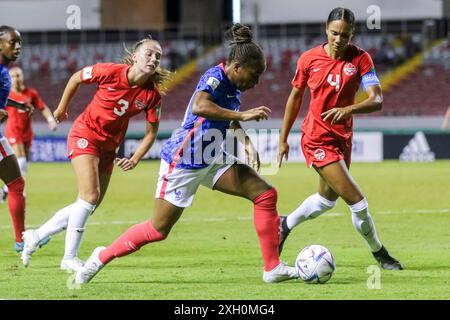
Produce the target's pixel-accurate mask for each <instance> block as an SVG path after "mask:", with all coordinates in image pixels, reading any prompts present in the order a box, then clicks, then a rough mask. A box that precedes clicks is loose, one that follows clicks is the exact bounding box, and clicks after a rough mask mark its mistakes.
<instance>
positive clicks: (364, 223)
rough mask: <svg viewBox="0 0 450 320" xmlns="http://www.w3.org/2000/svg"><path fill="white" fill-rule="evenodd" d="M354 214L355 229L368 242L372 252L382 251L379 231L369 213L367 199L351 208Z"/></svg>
mask: <svg viewBox="0 0 450 320" xmlns="http://www.w3.org/2000/svg"><path fill="white" fill-rule="evenodd" d="M349 208H350V211H351V212H352V222H353V226H354V227H355V229H356V230H357V231H358V232H359V233H360V234H361V235H362V236H363V238H364V239H365V240H366V242H367V245H368V246H369V248H370V250H371V251H372V252H376V251H378V250H380V249H381V247H382V244H381V242H380V240H379V239H378V235H377V231H376V229H375V225H374V223H373V220H372V216H371V215H370V213H369V204H368V203H367V200H366V198H363V199H362V200H361V201H360V202H358V203H355V204H353V205H350V206H349Z"/></svg>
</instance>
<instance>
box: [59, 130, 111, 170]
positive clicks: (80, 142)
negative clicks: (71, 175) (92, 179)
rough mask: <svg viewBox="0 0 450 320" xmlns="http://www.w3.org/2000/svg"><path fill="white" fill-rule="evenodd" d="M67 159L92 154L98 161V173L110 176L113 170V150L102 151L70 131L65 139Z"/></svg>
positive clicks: (89, 141)
mask: <svg viewBox="0 0 450 320" xmlns="http://www.w3.org/2000/svg"><path fill="white" fill-rule="evenodd" d="M67 152H68V155H67V156H68V157H69V158H70V159H73V158H75V157H78V156H79V155H82V154H92V155H94V156H97V157H98V158H99V159H100V162H99V164H98V171H99V172H100V173H104V174H109V175H110V174H112V171H113V168H114V159H115V158H116V151H115V150H104V149H102V148H100V147H98V146H97V145H96V144H95V142H93V141H92V140H90V139H87V138H84V137H83V136H82V135H80V134H78V133H76V132H74V131H72V130H70V132H69V136H68V137H67Z"/></svg>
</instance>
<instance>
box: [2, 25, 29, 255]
mask: <svg viewBox="0 0 450 320" xmlns="http://www.w3.org/2000/svg"><path fill="white" fill-rule="evenodd" d="M21 49H22V37H21V35H20V33H19V31H17V30H16V29H15V28H13V27H10V26H1V27H0V122H4V121H6V119H7V118H8V112H7V111H6V110H5V105H6V103H7V102H9V101H8V95H9V93H10V91H11V78H10V76H9V70H8V65H9V63H10V62H12V61H16V59H17V58H18V57H19V55H20V51H21ZM9 104H10V103H8V105H9ZM12 105H14V106H15V107H24V106H23V105H20V104H17V103H16V104H12ZM0 179H1V180H2V181H3V182H4V183H5V184H6V186H7V187H8V188H9V193H8V208H9V212H10V214H11V218H12V221H13V226H14V233H15V238H16V244H15V250H16V251H17V252H20V251H22V249H23V242H22V232H23V231H25V197H24V195H23V190H24V187H25V181H24V180H23V177H22V175H21V173H20V169H19V163H18V162H17V158H16V156H15V155H14V151H13V150H12V148H11V146H10V145H9V143H8V140H7V139H6V138H5V137H4V136H3V135H2V134H1V133H0Z"/></svg>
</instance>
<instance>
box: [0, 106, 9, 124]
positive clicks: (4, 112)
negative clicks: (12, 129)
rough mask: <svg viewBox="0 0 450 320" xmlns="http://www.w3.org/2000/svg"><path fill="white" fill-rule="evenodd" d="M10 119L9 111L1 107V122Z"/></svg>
mask: <svg viewBox="0 0 450 320" xmlns="http://www.w3.org/2000/svg"><path fill="white" fill-rule="evenodd" d="M7 119H8V111H6V110H5V109H0V123H3V122H5V121H6V120H7Z"/></svg>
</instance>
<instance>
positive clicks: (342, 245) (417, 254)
mask: <svg viewBox="0 0 450 320" xmlns="http://www.w3.org/2000/svg"><path fill="white" fill-rule="evenodd" d="M158 167H159V162H145V163H142V164H140V165H139V166H138V167H137V168H136V169H135V170H134V171H132V172H128V173H123V172H120V171H119V170H115V173H114V174H113V178H112V180H111V184H110V189H109V191H108V194H107V196H106V198H105V200H104V202H103V204H102V205H101V207H100V208H99V209H98V210H97V211H96V212H95V214H94V215H93V216H92V217H90V219H89V221H88V225H87V228H86V232H85V236H84V240H83V242H82V245H81V249H80V258H81V259H86V258H87V257H88V256H89V255H90V253H91V252H92V250H93V249H94V248H95V247H96V246H99V245H108V244H109V243H110V242H111V241H113V240H114V239H115V238H116V237H117V236H118V235H120V234H121V233H122V232H123V231H125V230H126V229H127V228H128V227H130V226H131V225H133V224H134V223H136V222H141V221H144V220H145V219H148V218H149V217H150V215H151V212H152V206H153V197H154V192H155V185H156V179H157V171H158ZM351 172H352V175H353V177H354V178H355V179H356V181H357V182H358V183H359V185H360V186H361V187H362V189H363V190H364V192H365V194H366V196H367V198H368V201H369V208H370V211H371V213H372V216H373V218H374V221H375V224H376V227H377V231H378V234H379V236H380V239H381V240H382V242H383V243H384V244H385V246H386V247H387V248H388V249H389V251H390V252H391V253H392V255H394V256H395V257H396V258H398V259H399V260H400V261H401V262H402V263H403V264H404V265H405V267H406V270H403V271H400V272H398V271H397V272H396V271H384V270H382V271H381V272H380V273H379V279H380V282H379V283H380V287H379V288H378V289H377V288H373V286H372V287H371V286H370V285H369V286H368V283H369V284H371V283H373V282H372V281H371V279H373V277H375V276H376V275H377V273H376V270H375V273H373V271H371V270H372V269H371V268H370V266H371V265H375V264H376V263H375V260H374V259H373V258H372V256H371V254H370V253H369V251H368V248H367V247H366V245H365V244H364V243H363V241H362V239H361V238H360V236H359V234H357V232H356V231H355V230H354V229H353V226H352V223H351V217H350V213H349V211H348V208H347V207H346V206H345V204H344V203H343V201H342V200H340V201H339V202H338V205H337V206H336V208H334V209H333V210H331V212H329V213H327V214H325V215H323V216H321V217H319V218H317V219H315V220H312V221H308V222H306V223H304V224H302V225H300V226H299V227H297V228H296V229H295V230H294V231H293V233H292V234H291V236H290V238H289V239H288V240H287V242H286V244H285V249H284V252H283V255H282V259H283V260H284V261H286V262H288V263H290V264H293V262H294V260H295V258H296V256H297V254H298V252H299V250H300V249H302V248H303V247H304V246H306V245H309V244H321V245H324V246H326V247H328V248H329V249H330V250H331V252H332V253H333V255H334V257H335V260H336V272H335V274H334V275H333V277H332V278H331V280H330V281H329V282H328V283H326V284H324V285H307V284H305V283H303V282H301V281H288V282H284V283H280V284H265V283H264V282H263V281H262V259H261V256H260V249H259V243H258V239H257V236H256V233H255V231H254V228H253V220H252V216H253V209H252V204H251V203H250V202H248V201H246V200H243V199H239V198H235V197H231V196H228V195H224V194H221V193H219V192H213V191H210V190H207V189H205V188H203V187H201V188H200V190H199V192H198V193H197V195H196V198H195V200H194V205H193V206H192V207H191V208H188V209H187V210H185V212H184V214H183V217H182V218H181V220H180V221H179V222H178V224H177V225H176V226H175V227H174V229H173V230H172V234H171V235H170V236H169V238H168V239H167V240H166V241H163V242H159V243H156V244H150V245H147V246H145V247H143V248H142V249H141V250H140V251H138V252H137V253H135V254H133V255H130V256H127V257H124V258H121V259H116V260H115V261H113V262H112V263H111V264H110V265H108V266H107V267H106V268H105V269H104V270H102V271H101V272H100V273H99V274H98V275H97V277H96V278H94V280H93V281H92V282H91V283H90V284H88V285H85V286H83V287H82V288H81V289H76V288H73V287H72V286H70V285H68V283H69V284H70V281H68V279H69V275H68V274H66V273H64V272H62V271H60V270H59V263H60V260H61V257H62V253H63V246H64V235H65V233H62V234H59V235H56V236H54V238H53V239H52V241H51V242H50V243H49V244H48V245H47V246H45V247H44V248H42V249H40V250H38V251H37V252H36V253H35V254H34V255H33V257H32V260H31V264H30V266H29V267H28V268H27V269H25V268H24V267H23V265H22V264H21V261H20V256H19V255H18V254H17V253H15V252H14V251H13V231H12V227H11V220H10V218H9V215H8V212H7V207H6V204H2V205H1V207H0V211H1V215H0V298H1V299H200V300H201V299H243V300H245V299H290V300H303V299H449V298H450V292H449V290H448V288H449V287H450V280H449V277H448V270H449V259H448V253H449V252H450V228H449V226H450V187H449V186H450V180H449V177H450V162H449V161H437V162H435V163H399V162H397V161H388V162H383V163H377V164H363V163H355V164H353V166H352V170H351ZM266 178H267V180H268V181H270V182H271V183H272V184H273V185H274V186H276V188H277V189H278V194H279V202H278V211H279V214H286V213H288V212H290V211H291V210H293V209H295V208H296V207H297V206H298V204H299V203H300V202H301V201H302V200H303V199H304V198H305V197H307V196H308V195H310V194H312V193H314V192H316V188H317V184H318V176H317V174H316V173H315V172H314V171H313V170H311V169H307V168H306V167H305V165H304V164H303V163H299V164H289V165H284V166H283V167H282V168H281V170H280V171H279V172H278V174H277V175H274V176H268V177H266ZM75 197H76V187H75V178H74V174H73V171H72V168H71V166H70V164H68V163H63V164H37V163H36V164H32V165H31V166H30V169H29V173H28V176H27V201H28V202H27V225H28V227H36V226H38V225H40V224H42V223H43V222H44V221H45V220H47V219H48V218H50V217H51V216H52V215H53V213H54V212H55V211H56V210H58V209H60V208H62V207H63V206H66V205H67V204H69V203H71V202H73V201H74V199H75ZM368 271H369V272H368ZM369 287H370V288H369Z"/></svg>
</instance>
